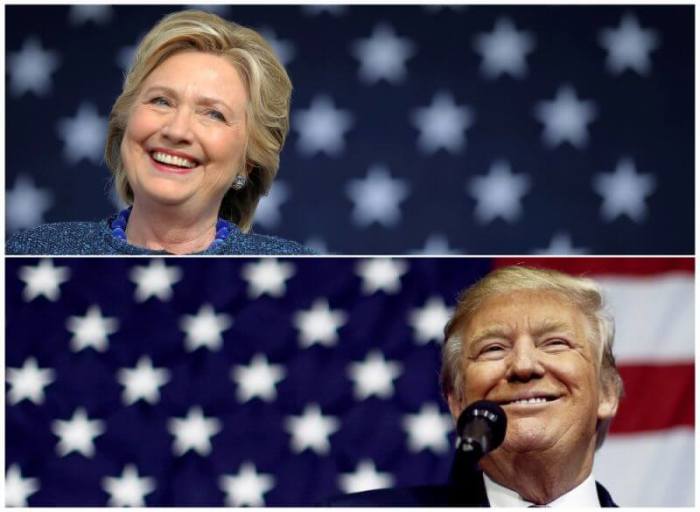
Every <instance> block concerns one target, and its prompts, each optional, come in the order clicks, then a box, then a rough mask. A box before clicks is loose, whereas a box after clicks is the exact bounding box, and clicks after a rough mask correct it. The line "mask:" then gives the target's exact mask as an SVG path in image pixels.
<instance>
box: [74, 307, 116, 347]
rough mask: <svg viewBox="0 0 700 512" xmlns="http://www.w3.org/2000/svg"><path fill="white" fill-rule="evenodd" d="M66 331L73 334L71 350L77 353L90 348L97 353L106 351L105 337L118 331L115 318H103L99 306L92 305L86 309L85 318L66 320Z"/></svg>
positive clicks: (76, 317) (106, 341)
mask: <svg viewBox="0 0 700 512" xmlns="http://www.w3.org/2000/svg"><path fill="white" fill-rule="evenodd" d="M66 329H68V330H69V331H70V332H72V333H73V337H72V338H71V346H70V348H71V350H72V351H73V352H79V351H81V350H83V349H84V348H88V347H92V348H94V349H95V350H97V351H98V352H104V351H105V350H107V344H108V343H109V340H108V339H107V337H108V336H109V335H110V334H114V333H115V332H117V330H118V329H119V321H118V320H117V319H116V318H110V317H103V316H102V311H101V310H100V307H99V306H96V305H93V306H90V307H89V308H88V309H87V312H86V313H85V316H71V317H68V320H66Z"/></svg>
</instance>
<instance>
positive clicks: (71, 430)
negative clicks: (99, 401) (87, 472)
mask: <svg viewBox="0 0 700 512" xmlns="http://www.w3.org/2000/svg"><path fill="white" fill-rule="evenodd" d="M51 431H52V432H53V433H54V434H55V435H56V436H58V437H59V438H60V439H59V441H58V443H57V444H56V451H57V452H58V454H59V455H60V456H61V457H65V456H66V455H68V454H69V453H71V452H79V453H81V454H82V455H84V456H85V457H92V456H93V455H94V454H95V445H94V442H95V438H96V437H97V436H99V435H102V434H103V433H104V431H105V428H104V421H101V420H91V419H89V418H88V416H87V413H86V412H85V409H83V408H82V407H80V408H78V409H76V410H75V412H73V417H72V418H71V419H70V420H55V421H53V422H52V423H51Z"/></svg>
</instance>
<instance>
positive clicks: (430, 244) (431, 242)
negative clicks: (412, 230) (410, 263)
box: [414, 233, 457, 255]
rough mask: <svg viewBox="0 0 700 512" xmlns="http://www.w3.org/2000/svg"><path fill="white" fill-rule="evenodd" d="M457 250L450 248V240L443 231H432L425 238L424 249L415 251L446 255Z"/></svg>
mask: <svg viewBox="0 0 700 512" xmlns="http://www.w3.org/2000/svg"><path fill="white" fill-rule="evenodd" d="M455 252H457V251H456V250H455V249H451V248H450V242H449V240H448V239H447V236H445V235H444V234H443V233H431V234H430V235H429V236H428V238H426V240H425V244H424V245H423V248H422V249H419V250H417V251H414V253H418V254H434V255H444V254H452V253H455Z"/></svg>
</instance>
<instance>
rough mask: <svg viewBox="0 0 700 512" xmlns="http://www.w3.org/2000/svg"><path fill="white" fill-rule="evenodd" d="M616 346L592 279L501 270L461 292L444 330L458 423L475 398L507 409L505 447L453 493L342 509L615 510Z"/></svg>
mask: <svg viewBox="0 0 700 512" xmlns="http://www.w3.org/2000/svg"><path fill="white" fill-rule="evenodd" d="M613 337H614V326H613V322H612V319H611V318H609V317H608V316H607V315H606V313H605V312H604V310H603V299H602V295H601V293H600V290H599V288H598V286H597V285H596V284H595V283H594V282H593V281H591V280H589V279H583V278H575V277H572V276H569V275H567V274H562V273H560V272H556V271H551V270H540V269H533V268H526V267H519V266H513V267H507V268H503V269H499V270H496V271H494V272H491V273H490V274H489V275H487V276H486V277H485V278H483V279H482V280H481V281H479V282H478V283H476V284H475V285H473V286H472V287H470V288H469V289H467V290H466V291H464V292H463V293H462V295H461V297H460V300H459V303H458V305H457V308H456V311H455V314H454V317H453V318H452V319H451V320H450V322H449V323H448V324H447V326H446V327H445V343H444V346H443V352H442V374H441V385H442V391H443V394H444V396H445V398H446V400H447V402H448V404H449V408H450V411H451V413H452V416H453V417H454V418H455V421H456V420H457V418H458V417H459V415H460V413H461V412H462V411H463V410H464V408H465V407H466V406H467V405H469V404H470V403H472V402H474V401H476V400H490V401H493V402H496V403H498V404H499V405H500V406H501V407H502V408H503V410H504V411H505V413H506V416H507V419H508V427H507V431H506V436H505V440H504V441H503V444H502V445H501V446H500V447H498V448H497V449H495V450H494V451H493V452H491V453H489V454H487V455H486V456H485V457H483V458H482V459H481V461H480V469H481V470H480V471H474V472H473V473H471V474H468V475H466V476H464V477H462V478H461V479H460V480H459V481H456V482H451V483H450V484H449V485H444V486H423V487H412V488H403V489H392V490H380V491H368V492H364V493H357V494H353V495H347V496H344V497H341V498H339V499H337V500H335V501H333V504H336V505H347V506H362V505H372V506H378V505H395V506H401V505H403V506H410V505H424V506H436V505H461V506H523V507H527V506H532V505H547V506H552V507H554V506H582V507H598V506H616V505H615V503H614V502H613V500H612V498H611V497H610V495H609V493H608V492H607V491H606V490H605V488H603V486H602V485H600V484H598V483H597V482H596V481H595V479H594V477H593V475H592V468H593V457H594V455H595V450H596V449H597V448H598V447H599V446H600V445H601V444H602V442H603V440H604V437H605V434H606V432H607V429H608V426H609V424H610V421H611V420H612V418H613V417H614V416H615V413H616V411H617V406H618V402H619V399H620V396H621V394H622V380H621V378H620V376H619V373H618V372H617V369H616V367H615V361H614V358H613V355H612V343H613Z"/></svg>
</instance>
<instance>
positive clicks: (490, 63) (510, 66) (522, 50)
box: [474, 18, 535, 78]
mask: <svg viewBox="0 0 700 512" xmlns="http://www.w3.org/2000/svg"><path fill="white" fill-rule="evenodd" d="M534 47H535V42H534V38H533V37H532V35H531V34H530V33H528V32H518V31H517V30H516V29H515V26H514V25H513V22H512V21H511V20H510V19H508V18H499V19H498V20H496V25H495V26H494V29H493V32H492V33H490V34H478V35H477V36H476V37H475V38H474V49H475V50H476V52H477V53H479V54H481V57H482V58H483V60H482V61H481V72H482V73H483V74H484V75H485V76H486V77H487V78H497V77H499V76H500V75H502V74H506V73H507V74H509V75H510V76H512V77H513V78H522V77H524V76H525V75H526V74H527V65H526V62H525V54H527V53H529V52H531V51H532V49H533V48H534Z"/></svg>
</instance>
